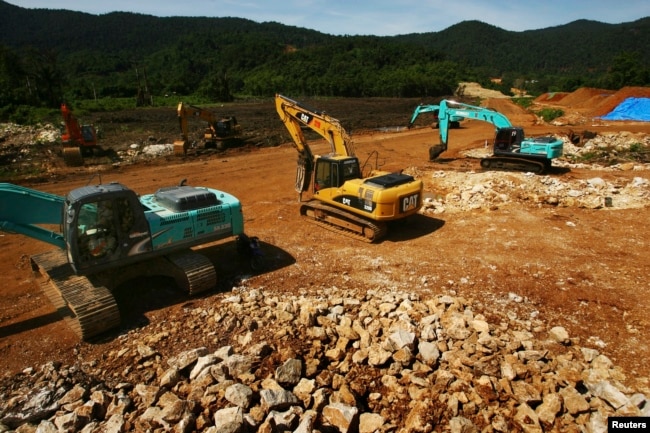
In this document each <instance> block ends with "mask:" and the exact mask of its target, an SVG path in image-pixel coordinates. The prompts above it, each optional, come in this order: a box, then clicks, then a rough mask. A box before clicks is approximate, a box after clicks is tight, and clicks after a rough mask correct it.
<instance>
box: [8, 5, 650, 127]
mask: <svg viewBox="0 0 650 433" xmlns="http://www.w3.org/2000/svg"><path fill="white" fill-rule="evenodd" d="M649 59H650V17H645V18H642V19H639V20H637V21H634V22H630V23H622V24H603V23H599V22H594V21H587V20H580V21H575V22H572V23H569V24H566V25H563V26H558V27H552V28H546V29H541V30H530V31H525V32H511V31H506V30H502V29H500V28H497V27H494V26H491V25H488V24H485V23H482V22H479V21H468V22H462V23H459V24H457V25H453V26H451V27H449V28H447V29H445V30H443V31H440V32H431V33H419V34H406V35H399V36H383V37H379V36H333V35H328V34H324V33H320V32H317V31H314V30H310V29H305V28H299V27H293V26H286V25H283V24H279V23H276V22H263V23H257V22H254V21H250V20H246V19H242V18H201V17H196V18H187V17H168V18H158V17H154V16H149V15H141V14H132V13H122V12H117V13H110V14H105V15H90V14H85V13H80V12H72V11H65V10H51V9H25V8H21V7H18V6H14V5H11V4H8V3H6V2H4V1H1V0H0V120H2V119H7V118H8V117H9V116H10V114H11V113H13V112H15V111H16V110H17V107H20V106H41V107H57V106H58V105H59V104H60V102H61V101H64V100H65V101H80V100H98V99H102V98H133V101H134V103H136V104H138V105H142V104H152V103H154V104H155V103H156V101H157V100H160V99H161V98H164V96H165V95H192V96H194V97H195V98H199V99H200V100H202V101H204V102H206V103H209V102H217V101H232V100H233V99H235V98H250V97H268V96H271V95H273V94H274V93H276V92H282V93H286V94H290V95H295V96H301V95H308V96H343V97H374V96H384V97H435V96H441V95H449V94H451V93H452V92H453V91H454V89H456V87H457V85H458V82H460V81H477V82H479V83H481V84H483V85H484V86H486V87H492V88H497V89H498V90H501V91H503V92H504V93H509V92H510V89H511V88H512V87H517V88H522V89H525V90H526V91H528V92H529V93H531V94H539V93H543V92H547V91H572V90H575V89H576V88H579V87H585V86H589V87H600V88H607V89H618V88H621V87H624V86H647V85H650V60H649ZM492 78H499V79H500V83H499V84H494V83H493V82H492V81H491V79H492Z"/></svg>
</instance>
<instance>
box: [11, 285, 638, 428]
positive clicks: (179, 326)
mask: <svg viewBox="0 0 650 433" xmlns="http://www.w3.org/2000/svg"><path fill="white" fill-rule="evenodd" d="M420 293H421V294H420V295H415V294H413V293H406V292H397V291H388V290H376V291H369V292H366V291H364V292H363V293H360V292H356V291H354V290H345V289H339V288H336V287H330V288H323V290H320V295H319V294H309V293H304V294H302V295H287V294H277V293H274V292H273V291H271V290H267V289H264V288H251V287H246V285H245V284H244V285H242V286H240V287H238V288H236V289H235V290H234V291H233V293H229V294H221V295H215V296H214V297H211V298H210V302H211V303H209V302H205V303H203V304H201V306H197V305H194V306H193V307H192V308H188V310H187V314H185V315H184V316H183V317H175V316H169V317H167V318H166V320H161V321H155V323H152V324H149V325H147V326H144V327H142V328H139V329H135V330H132V331H130V332H127V333H125V334H123V335H122V336H120V337H119V342H120V345H119V349H115V350H113V351H110V352H108V353H106V354H105V356H104V357H103V358H102V359H100V360H88V359H85V360H79V362H78V363H76V364H75V365H59V364H58V363H56V362H51V363H49V364H46V365H43V366H40V367H38V368H34V369H26V370H25V371H23V372H22V373H20V374H17V375H15V376H14V377H10V378H5V379H4V380H2V381H1V382H0V402H1V405H2V406H1V408H0V432H6V431H16V432H39V433H45V432H116V433H117V432H127V431H134V432H163V431H165V432H166V431H172V432H192V431H205V432H215V433H216V432H219V433H223V432H227V433H228V432H232V433H234V432H269V433H270V432H295V433H307V432H323V433H326V432H359V433H371V432H400V433H406V432H432V431H438V432H440V431H445V432H453V433H465V432H479V431H481V432H547V431H562V432H606V431H607V417H608V416H613V415H616V416H649V415H650V404H648V403H649V401H648V396H647V395H644V394H643V393H641V392H637V391H635V390H632V389H628V388H627V387H626V386H625V385H623V381H624V379H625V378H624V375H623V372H622V371H621V370H620V368H618V367H616V366H615V365H613V363H612V361H611V360H610V359H608V358H607V357H606V356H604V355H603V354H601V353H599V351H598V350H597V349H594V348H589V347H584V346H581V345H580V344H581V342H580V341H578V339H576V338H572V337H571V336H570V335H569V334H568V333H567V331H566V330H565V329H564V328H562V327H559V326H552V324H544V323H543V322H541V321H540V320H539V319H537V318H536V317H534V316H533V317H532V318H531V317H526V316H525V314H524V315H522V314H521V313H518V311H520V310H518V305H521V302H525V300H522V299H521V297H519V296H517V295H515V294H513V295H512V296H511V297H509V298H508V299H505V300H504V301H503V303H502V305H503V306H505V308H503V309H501V310H495V311H486V310H484V309H483V308H484V307H483V306H482V305H481V304H478V303H476V302H473V301H471V300H467V299H463V298H461V297H457V296H455V295H454V294H453V293H450V294H435V293H433V292H431V291H430V290H428V289H422V291H421V292H420ZM518 303H519V304H518ZM520 316H522V317H520ZM188 332H189V333H192V334H193V335H194V336H200V340H201V341H204V342H205V345H201V346H199V347H194V348H191V349H189V350H182V351H177V352H173V351H172V352H170V351H171V350H173V348H174V347H176V345H177V344H179V342H182V341H183V340H184V338H185V336H187V334H188ZM115 347H117V346H115ZM163 349H165V350H163ZM163 352H169V353H173V355H169V356H166V355H163V354H162V353H163Z"/></svg>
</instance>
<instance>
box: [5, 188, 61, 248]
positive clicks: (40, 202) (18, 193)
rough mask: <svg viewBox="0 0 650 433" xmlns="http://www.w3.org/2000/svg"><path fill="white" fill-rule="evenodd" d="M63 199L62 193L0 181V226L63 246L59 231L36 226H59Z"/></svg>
mask: <svg viewBox="0 0 650 433" xmlns="http://www.w3.org/2000/svg"><path fill="white" fill-rule="evenodd" d="M64 203H65V198H64V197H60V196H57V195H54V194H49V193H45V192H41V191H36V190H33V189H29V188H25V187H22V186H18V185H13V184H10V183H0V230H1V231H5V232H8V233H20V234H23V235H25V236H29V237H31V238H33V239H37V240H40V241H43V242H47V243H49V244H52V245H56V246H57V247H60V248H65V247H66V245H65V240H64V238H63V234H62V233H60V232H56V231H53V230H49V229H47V228H45V227H41V226H40V225H59V226H61V225H62V224H63V207H64Z"/></svg>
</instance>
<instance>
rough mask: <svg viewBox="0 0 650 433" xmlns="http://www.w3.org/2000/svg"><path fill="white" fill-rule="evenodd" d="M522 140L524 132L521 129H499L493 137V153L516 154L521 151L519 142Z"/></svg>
mask: <svg viewBox="0 0 650 433" xmlns="http://www.w3.org/2000/svg"><path fill="white" fill-rule="evenodd" d="M523 140H524V130H523V129H522V128H517V127H513V128H501V129H498V130H497V132H496V136H495V137H494V153H495V154H503V153H506V154H510V153H518V152H519V150H520V149H521V142H522V141H523Z"/></svg>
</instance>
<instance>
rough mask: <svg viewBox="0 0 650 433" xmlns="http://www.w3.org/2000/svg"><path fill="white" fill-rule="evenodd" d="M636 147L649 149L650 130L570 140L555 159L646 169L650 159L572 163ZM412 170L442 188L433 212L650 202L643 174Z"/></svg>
mask: <svg viewBox="0 0 650 433" xmlns="http://www.w3.org/2000/svg"><path fill="white" fill-rule="evenodd" d="M631 146H640V147H641V148H645V149H648V148H650V135H648V134H627V133H623V134H603V135H597V136H596V137H594V138H593V139H590V140H588V141H586V142H585V143H584V144H583V145H582V146H580V147H578V146H575V145H573V144H572V143H571V142H569V141H568V140H565V143H564V157H563V158H561V159H559V160H554V161H553V165H554V166H556V167H560V168H589V169H590V170H594V171H602V172H617V171H618V172H622V171H631V172H634V171H639V172H641V171H643V172H647V170H648V169H649V168H650V164H646V163H640V162H635V161H624V162H619V163H616V164H612V165H609V166H602V165H595V164H589V165H588V164H586V163H576V162H572V161H575V160H576V159H578V158H579V157H581V156H584V155H586V154H589V153H593V152H595V151H600V152H603V153H605V154H609V155H612V156H615V155H616V153H617V152H625V151H629V149H630V147H631ZM490 154H491V151H490V149H488V148H485V149H474V150H472V151H470V152H467V156H468V157H471V158H483V157H487V156H489V155H490ZM407 171H408V170H407ZM411 172H412V173H413V174H415V175H416V176H418V177H420V178H422V179H424V181H425V183H426V185H425V190H427V191H442V193H438V194H433V195H432V196H430V197H428V198H427V199H426V200H425V208H424V212H426V213H432V214H440V213H453V212H465V211H468V210H473V209H484V210H490V209H495V208H500V207H505V206H508V205H511V204H514V203H517V204H521V203H529V204H531V205H533V206H542V205H550V206H560V207H579V208H587V209H600V208H605V207H607V208H612V209H630V208H643V207H646V206H648V204H649V203H650V180H649V179H647V178H645V177H642V176H636V177H633V178H632V179H627V178H621V179H616V180H615V181H606V180H604V179H603V178H601V177H594V178H591V179H587V180H580V179H578V180H576V179H566V178H563V177H561V176H560V177H558V176H556V175H543V176H539V175H534V174H531V173H520V172H498V171H487V172H484V171H480V172H454V171H448V170H439V171H435V172H433V173H420V172H418V170H417V169H414V168H412V169H411ZM446 191H451V192H446Z"/></svg>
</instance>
